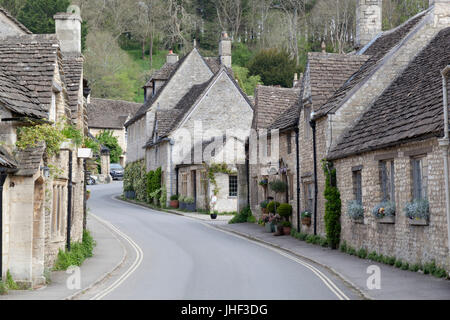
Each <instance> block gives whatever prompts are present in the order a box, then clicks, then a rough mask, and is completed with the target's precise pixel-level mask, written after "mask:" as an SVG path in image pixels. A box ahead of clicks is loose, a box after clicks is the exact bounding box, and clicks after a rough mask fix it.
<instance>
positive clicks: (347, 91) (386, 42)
mask: <svg viewBox="0 0 450 320" xmlns="http://www.w3.org/2000/svg"><path fill="white" fill-rule="evenodd" d="M427 12H428V10H427V11H424V12H422V13H420V14H418V15H416V16H415V17H412V18H411V19H409V20H408V21H406V22H405V23H404V24H402V25H400V26H398V27H397V28H395V29H393V30H390V31H386V32H384V33H383V34H382V35H381V36H379V37H378V38H376V39H375V40H374V41H373V43H370V44H369V46H368V47H367V48H363V49H362V50H361V51H360V53H361V54H364V55H368V56H371V57H370V59H368V60H367V61H366V62H365V63H364V64H363V65H362V66H361V68H360V69H359V70H358V71H356V72H355V73H354V74H353V75H352V76H351V77H350V78H349V79H348V80H347V81H346V82H345V83H344V84H343V85H342V87H340V88H339V89H338V90H337V91H336V92H335V94H334V95H333V96H332V97H331V98H330V99H329V100H328V101H327V102H326V103H325V104H324V105H323V106H322V107H320V108H319V109H318V110H316V116H315V117H316V118H318V117H321V116H324V115H326V114H328V113H329V112H334V111H335V110H336V109H338V108H339V107H340V105H341V103H343V101H344V100H345V99H346V97H347V96H349V95H351V94H352V89H353V88H355V87H357V86H358V85H360V84H362V83H363V81H364V80H365V79H368V78H369V77H370V76H371V74H372V72H373V71H374V70H375V69H376V67H377V66H378V63H379V62H380V61H381V60H382V59H383V58H384V57H385V56H386V55H387V53H388V52H389V51H390V50H391V49H393V48H394V47H395V46H396V45H397V44H399V43H400V42H401V41H402V40H403V39H404V38H405V37H406V36H407V35H408V34H409V32H410V31H411V30H412V29H413V28H414V27H415V26H416V25H418V23H419V22H420V21H421V20H422V18H423V17H424V16H425V15H426V13H427Z"/></svg>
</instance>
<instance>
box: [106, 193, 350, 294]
mask: <svg viewBox="0 0 450 320" xmlns="http://www.w3.org/2000/svg"><path fill="white" fill-rule="evenodd" d="M113 199H114V200H116V201H120V202H125V203H128V204H130V205H132V206H135V207H139V208H141V209H142V208H144V207H143V206H140V205H137V204H134V203H130V202H127V201H122V200H118V199H117V198H114V197H113ZM148 209H150V210H153V211H156V212H160V213H164V214H166V215H172V216H173V214H171V213H168V212H164V211H159V210H155V209H151V208H148ZM180 217H183V218H186V219H189V220H196V221H198V222H199V223H200V224H202V225H204V226H205V227H207V228H210V229H212V230H216V231H220V232H223V233H226V234H228V235H231V236H233V237H236V238H240V239H243V240H246V241H248V242H251V243H253V244H256V245H258V246H260V247H263V248H266V249H269V250H271V251H273V252H275V253H278V254H280V255H282V256H284V257H285V258H288V259H290V260H291V261H294V262H296V263H298V264H300V265H302V266H304V267H306V268H307V269H309V270H310V271H311V272H313V273H314V274H315V275H316V276H317V277H318V278H319V279H320V280H321V281H322V282H323V283H324V284H325V285H326V286H327V288H328V289H329V290H330V291H331V292H332V293H333V294H334V295H336V296H337V298H338V299H339V300H350V298H349V297H348V296H347V295H346V294H345V293H344V292H342V290H341V289H339V288H338V286H337V285H336V284H335V283H334V282H333V281H331V279H330V278H328V277H327V276H326V275H325V274H324V273H323V272H322V271H320V270H319V269H317V268H316V267H314V266H312V265H311V264H309V263H307V262H304V261H302V260H300V259H299V258H296V257H294V256H293V255H291V254H288V253H286V252H284V251H282V250H280V249H277V248H274V247H272V246H269V245H266V244H264V243H260V242H258V241H254V240H251V239H248V238H246V237H243V236H239V235H237V234H235V233H233V232H229V231H226V230H222V229H219V228H216V227H213V226H211V225H210V224H208V223H205V222H201V221H199V220H198V219H195V218H192V217H187V216H184V215H183V216H180Z"/></svg>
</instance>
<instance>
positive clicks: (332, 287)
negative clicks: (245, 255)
mask: <svg viewBox="0 0 450 320" xmlns="http://www.w3.org/2000/svg"><path fill="white" fill-rule="evenodd" d="M200 223H201V224H202V225H204V226H206V227H208V228H210V229H213V230H217V231H220V232H223V233H226V234H228V235H231V236H234V237H236V238H240V239H243V240H246V241H248V242H251V243H253V244H256V245H258V246H260V247H263V248H266V249H269V250H271V251H273V252H276V253H278V254H280V255H282V256H283V257H286V258H288V259H289V260H291V261H294V262H296V263H298V264H301V265H302V266H304V267H306V268H308V269H309V270H310V271H312V272H313V273H314V274H315V275H316V276H317V277H318V278H319V279H320V280H321V281H322V282H323V283H324V284H325V285H326V286H327V287H328V289H330V291H331V292H333V293H334V294H335V295H336V296H337V297H338V299H339V300H350V298H349V297H347V295H345V293H344V292H342V290H341V289H339V288H338V286H337V285H336V284H335V283H334V282H333V281H331V279H330V278H328V277H327V276H326V275H325V274H323V272H322V271H320V270H319V269H317V268H316V267H314V266H312V265H311V264H309V263H306V262H304V261H302V260H300V259H299V258H296V257H294V256H293V255H291V254H288V253H286V252H284V251H282V250H280V249H277V248H274V247H272V246H269V245H266V244H264V243H260V242H258V241H254V240H251V239H248V238H246V237H242V236H239V235H237V234H235V233H233V232H229V231H225V230H222V229H219V228H216V227H213V226H211V225H209V224H207V223H204V222H200Z"/></svg>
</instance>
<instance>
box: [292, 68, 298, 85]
mask: <svg viewBox="0 0 450 320" xmlns="http://www.w3.org/2000/svg"><path fill="white" fill-rule="evenodd" d="M297 84H298V73H297V72H296V73H294V85H293V87H294V88H295V87H297Z"/></svg>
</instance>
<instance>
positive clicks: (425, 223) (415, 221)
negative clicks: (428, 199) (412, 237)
mask: <svg viewBox="0 0 450 320" xmlns="http://www.w3.org/2000/svg"><path fill="white" fill-rule="evenodd" d="M408 221H409V224H410V225H411V226H428V225H429V223H428V220H426V219H408Z"/></svg>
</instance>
